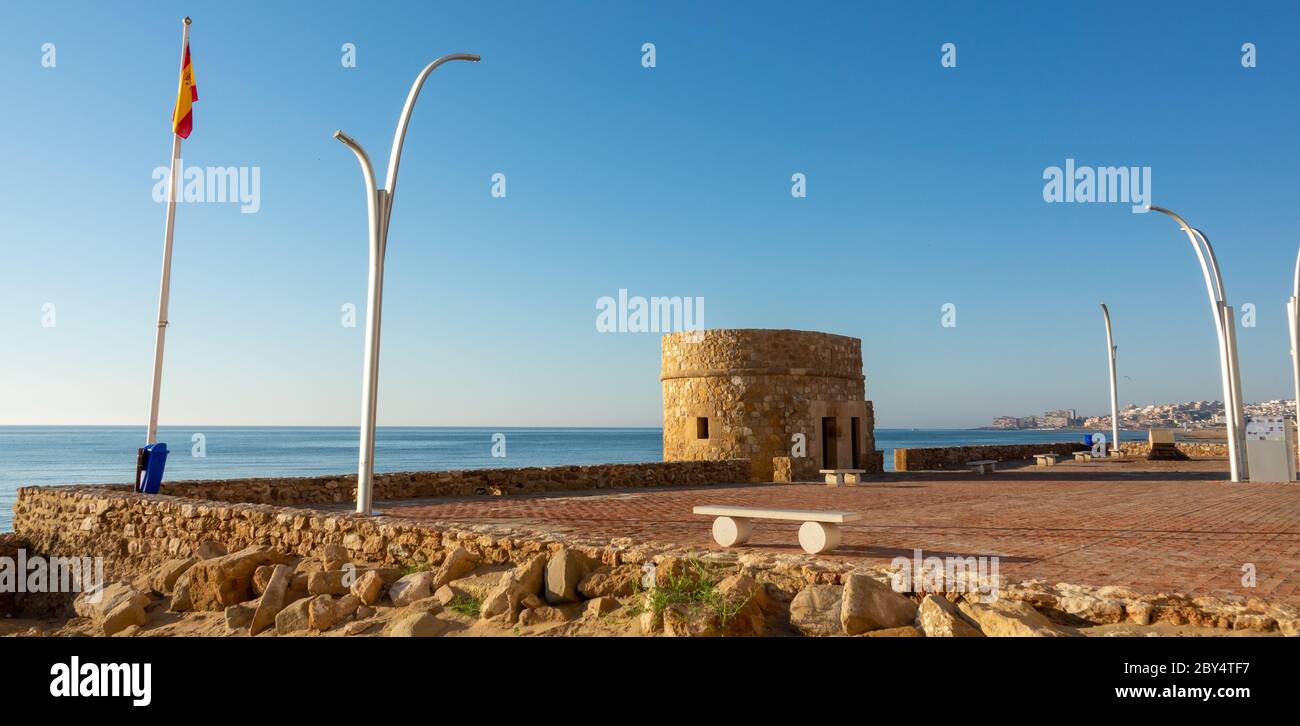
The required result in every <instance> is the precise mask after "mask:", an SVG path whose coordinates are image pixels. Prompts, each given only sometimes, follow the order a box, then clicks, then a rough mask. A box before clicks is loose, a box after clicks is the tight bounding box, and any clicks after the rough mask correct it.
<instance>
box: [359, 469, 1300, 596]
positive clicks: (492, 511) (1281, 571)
mask: <svg viewBox="0 0 1300 726" xmlns="http://www.w3.org/2000/svg"><path fill="white" fill-rule="evenodd" d="M1225 468H1226V463H1225V462H1223V461H1213V460H1197V461H1190V462H1146V461H1142V462H1136V463H1122V464H1121V463H1114V462H1105V463H1102V462H1095V463H1087V464H1083V463H1074V462H1065V463H1062V464H1059V465H1057V466H1056V467H1052V468H1050V469H1038V468H1035V467H1032V466H1031V467H1023V468H1018V469H1011V470H1008V471H1000V472H998V473H997V474H994V475H992V476H989V477H978V478H977V477H975V476H974V475H971V474H966V473H940V472H933V473H926V472H919V473H907V474H895V475H888V476H886V477H882V478H881V479H880V480H879V481H877V482H873V483H870V484H868V485H864V486H861V487H855V488H841V489H832V488H828V487H825V486H821V485H811V484H806V485H804V484H801V485H789V484H783V485H779V484H760V485H725V486H715V487H704V488H691V489H659V490H645V489H640V490H604V491H600V492H592V493H585V492H584V493H567V494H565V493H556V494H550V495H537V496H517V497H516V496H510V497H500V498H490V499H489V498H482V497H480V498H472V499H440V500H406V501H400V502H396V501H395V502H383V503H379V504H378V505H377V506H378V508H381V509H382V510H383V511H384V512H385V513H387V514H389V515H392V516H398V517H414V518H431V519H441V520H452V521H459V522H467V523H483V522H491V523H519V524H526V525H528V526H531V527H536V528H539V529H548V530H552V531H562V532H575V533H581V534H584V535H587V536H597V537H611V538H612V537H631V538H633V539H634V540H636V541H640V542H667V543H673V544H679V545H689V546H698V547H710V548H713V547H716V545H714V544H713V542H712V539H711V537H710V534H709V531H710V530H709V528H710V523H711V519H710V518H708V517H698V516H695V515H692V514H691V513H690V512H691V507H693V506H695V505H697V504H736V505H744V506H771V507H788V508H802V509H843V510H850V511H856V512H860V513H861V514H862V515H863V520H862V521H860V522H856V523H853V524H851V525H846V526H845V527H844V543H843V545H842V546H841V547H840V548H839V549H837V550H836V551H835V557H837V558H847V559H853V560H863V561H866V562H870V563H880V564H887V563H888V562H889V561H890V560H891V559H893V558H894V557H896V556H898V555H906V556H909V557H910V556H911V555H912V550H913V548H921V549H922V550H923V551H924V554H925V555H926V556H929V555H939V556H943V555H946V554H954V555H963V556H967V555H977V556H978V555H998V556H999V557H1000V558H1001V564H1000V566H1001V572H1002V575H1003V576H1004V577H1006V578H1010V579H1012V580H1022V579H1029V578H1042V579H1045V580H1047V581H1049V582H1053V583H1055V582H1071V583H1078V584H1087V585H1127V586H1130V587H1133V588H1135V589H1137V590H1139V591H1142V592H1148V593H1152V592H1160V591H1163V592H1172V591H1179V592H1184V593H1188V594H1192V595H1205V594H1214V595H1220V596H1222V595H1225V594H1230V593H1235V594H1241V595H1257V596H1260V597H1264V598H1268V599H1271V600H1275V601H1279V602H1288V603H1292V604H1300V589H1298V588H1297V585H1298V584H1300V579H1298V578H1300V485H1286V484H1236V485H1233V484H1228V483H1226V482H1225V481H1224V478H1225V473H1224V470H1225ZM797 528H798V525H797V524H795V523H789V524H787V523H780V522H772V523H768V522H757V523H756V524H755V526H754V535H753V538H752V539H751V540H750V543H749V545H747V546H748V547H755V548H763V549H767V550H770V551H779V552H787V553H799V552H801V550H799V547H798V544H797V539H796V530H797ZM1245 563H1254V565H1255V567H1256V572H1257V579H1258V584H1257V587H1255V588H1253V589H1248V588H1244V587H1242V586H1241V578H1242V570H1241V568H1242V565H1243V564H1245Z"/></svg>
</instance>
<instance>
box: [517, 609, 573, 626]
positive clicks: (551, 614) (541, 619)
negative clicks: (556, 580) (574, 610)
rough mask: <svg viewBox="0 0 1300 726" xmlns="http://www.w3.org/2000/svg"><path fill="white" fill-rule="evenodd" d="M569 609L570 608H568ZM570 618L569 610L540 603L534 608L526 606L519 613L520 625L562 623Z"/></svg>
mask: <svg viewBox="0 0 1300 726" xmlns="http://www.w3.org/2000/svg"><path fill="white" fill-rule="evenodd" d="M570 609H571V608H570ZM569 619H570V611H569V610H566V609H563V608H559V607H552V606H550V605H541V606H539V607H535V608H526V609H524V610H522V611H520V613H519V624H520V625H542V624H545V623H562V622H565V621H567V620H569Z"/></svg>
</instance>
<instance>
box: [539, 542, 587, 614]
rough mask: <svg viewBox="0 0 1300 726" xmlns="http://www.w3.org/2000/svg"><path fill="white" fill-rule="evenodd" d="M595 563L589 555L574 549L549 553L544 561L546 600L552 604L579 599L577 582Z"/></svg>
mask: <svg viewBox="0 0 1300 726" xmlns="http://www.w3.org/2000/svg"><path fill="white" fill-rule="evenodd" d="M596 565H597V563H596V562H594V561H593V560H592V559H591V558H590V557H588V556H586V555H584V554H582V553H581V552H578V551H576V550H571V549H568V548H562V549H558V550H556V551H555V552H553V553H551V557H550V559H549V560H547V562H546V581H545V585H544V592H545V594H546V601H547V602H549V603H550V604H552V605H563V604H564V603H570V602H578V601H579V600H581V599H582V595H581V594H580V593H579V592H578V583H579V582H581V581H582V578H583V577H586V576H587V573H589V572H591V571H592V570H593V569H595V567H596Z"/></svg>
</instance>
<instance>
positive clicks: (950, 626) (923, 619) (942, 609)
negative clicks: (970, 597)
mask: <svg viewBox="0 0 1300 726" xmlns="http://www.w3.org/2000/svg"><path fill="white" fill-rule="evenodd" d="M916 620H917V623H918V624H919V625H920V626H921V630H923V631H925V635H926V637H928V638H971V637H975V638H978V637H983V635H984V633H982V632H980V629H979V628H977V627H975V624H974V623H972V622H970V621H969V620H967V619H966V616H965V615H963V614H962V613H961V611H960V610H958V609H957V606H956V605H953V604H952V601H950V600H948V598H946V597H943V596H940V595H926V597H925V599H924V600H922V601H921V607H920V609H919V610H918V611H917V614H916Z"/></svg>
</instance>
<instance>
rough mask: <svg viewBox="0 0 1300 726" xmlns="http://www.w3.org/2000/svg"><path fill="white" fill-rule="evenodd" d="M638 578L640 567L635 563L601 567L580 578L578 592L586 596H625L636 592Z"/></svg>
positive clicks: (639, 576)
mask: <svg viewBox="0 0 1300 726" xmlns="http://www.w3.org/2000/svg"><path fill="white" fill-rule="evenodd" d="M640 578H641V568H639V567H637V566H636V565H620V566H618V567H613V568H609V567H606V568H601V569H598V570H595V571H593V572H591V573H588V574H587V575H586V576H585V577H583V578H582V580H581V581H580V582H579V583H578V592H579V593H581V595H582V596H583V597H586V598H595V597H627V596H629V595H631V594H632V593H634V592H636V589H637V582H638V581H639V580H640Z"/></svg>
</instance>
